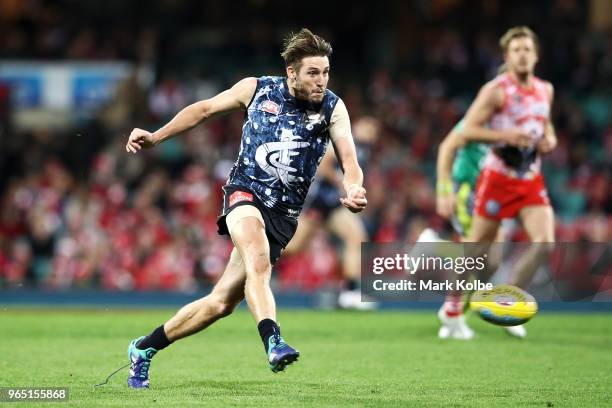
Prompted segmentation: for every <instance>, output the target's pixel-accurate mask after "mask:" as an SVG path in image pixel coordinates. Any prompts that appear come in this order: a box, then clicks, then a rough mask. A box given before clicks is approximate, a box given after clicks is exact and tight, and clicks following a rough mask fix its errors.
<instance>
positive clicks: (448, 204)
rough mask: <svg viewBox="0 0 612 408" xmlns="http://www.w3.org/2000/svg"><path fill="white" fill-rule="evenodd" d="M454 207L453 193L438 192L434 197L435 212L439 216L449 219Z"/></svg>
mask: <svg viewBox="0 0 612 408" xmlns="http://www.w3.org/2000/svg"><path fill="white" fill-rule="evenodd" d="M454 209H455V195H454V194H452V193H450V194H438V196H437V197H436V212H437V213H438V215H439V216H440V217H443V218H446V219H449V218H450V217H451V215H453V211H454Z"/></svg>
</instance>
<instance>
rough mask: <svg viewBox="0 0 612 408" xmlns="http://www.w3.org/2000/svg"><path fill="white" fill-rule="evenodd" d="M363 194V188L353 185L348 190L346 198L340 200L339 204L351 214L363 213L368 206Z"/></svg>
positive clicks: (364, 192) (364, 191)
mask: <svg viewBox="0 0 612 408" xmlns="http://www.w3.org/2000/svg"><path fill="white" fill-rule="evenodd" d="M365 194H366V190H365V188H363V187H359V186H357V185H354V186H351V187H350V188H349V189H348V191H347V194H346V198H344V197H341V198H340V202H341V203H342V205H343V206H345V207H346V208H348V209H349V210H350V211H351V212H354V213H358V212H361V211H363V210H364V209H365V208H366V206H367V205H368V200H366V197H365Z"/></svg>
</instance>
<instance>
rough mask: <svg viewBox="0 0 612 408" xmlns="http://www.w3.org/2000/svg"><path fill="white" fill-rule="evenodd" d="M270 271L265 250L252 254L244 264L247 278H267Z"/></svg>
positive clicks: (270, 265)
mask: <svg viewBox="0 0 612 408" xmlns="http://www.w3.org/2000/svg"><path fill="white" fill-rule="evenodd" d="M271 271H272V264H270V256H269V255H268V254H267V253H266V252H261V253H258V254H256V255H254V256H253V257H251V259H249V261H248V262H247V264H246V273H247V279H249V278H251V277H260V278H261V277H268V278H269V276H270V274H271Z"/></svg>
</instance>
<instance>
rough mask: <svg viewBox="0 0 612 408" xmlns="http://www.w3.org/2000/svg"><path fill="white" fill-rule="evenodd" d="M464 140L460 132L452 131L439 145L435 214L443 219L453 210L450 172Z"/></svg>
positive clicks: (453, 196)
mask: <svg viewBox="0 0 612 408" xmlns="http://www.w3.org/2000/svg"><path fill="white" fill-rule="evenodd" d="M464 140H465V139H463V138H462V137H461V136H460V131H458V130H456V128H455V129H453V130H452V131H451V132H450V133H449V134H448V135H446V137H445V138H444V140H443V141H442V143H440V146H439V147H438V158H437V161H436V172H437V180H436V212H437V213H438V215H440V216H441V217H444V218H449V217H450V216H451V215H452V213H453V210H454V208H455V194H454V193H453V182H452V171H453V160H454V158H455V153H456V152H457V150H458V149H459V148H460V147H461V146H463V144H464V143H465V142H464Z"/></svg>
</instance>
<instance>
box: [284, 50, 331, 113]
mask: <svg viewBox="0 0 612 408" xmlns="http://www.w3.org/2000/svg"><path fill="white" fill-rule="evenodd" d="M287 75H288V76H289V79H290V80H292V81H291V84H292V86H293V90H294V91H295V96H296V97H298V98H300V99H304V100H307V101H309V102H314V103H319V102H321V101H322V100H323V95H325V90H326V89H327V82H329V58H327V57H304V58H302V63H301V65H300V67H299V71H296V70H295V69H293V67H288V68H287Z"/></svg>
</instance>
